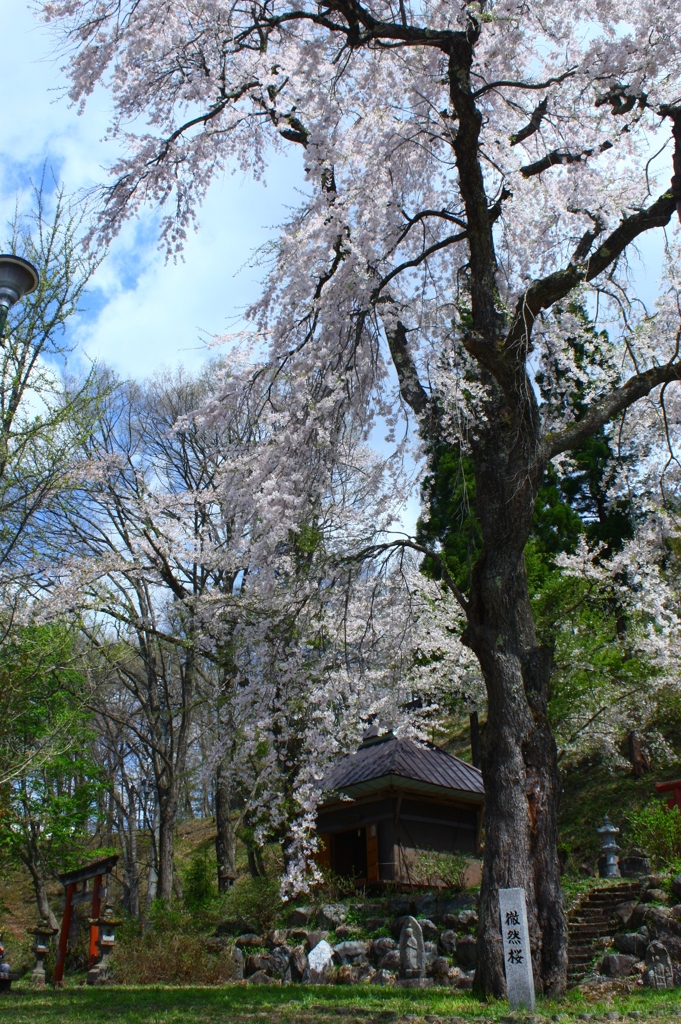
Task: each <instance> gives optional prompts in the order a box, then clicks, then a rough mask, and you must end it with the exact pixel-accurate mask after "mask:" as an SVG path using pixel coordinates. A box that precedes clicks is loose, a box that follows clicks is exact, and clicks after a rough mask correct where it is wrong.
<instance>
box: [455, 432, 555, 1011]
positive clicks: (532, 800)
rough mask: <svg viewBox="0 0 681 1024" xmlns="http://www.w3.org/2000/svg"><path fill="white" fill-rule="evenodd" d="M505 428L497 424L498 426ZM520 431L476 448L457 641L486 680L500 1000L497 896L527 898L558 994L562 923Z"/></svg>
mask: <svg viewBox="0 0 681 1024" xmlns="http://www.w3.org/2000/svg"><path fill="white" fill-rule="evenodd" d="M502 422H503V420H502ZM524 435H526V432H525V430H523V427H522V425H521V424H517V423H516V424H513V423H505V424H504V425H503V427H502V429H501V430H499V431H498V432H495V434H494V435H493V436H491V437H489V438H488V440H487V443H486V444H483V445H481V446H480V447H478V449H477V450H476V451H475V452H474V464H475V472H476V488H477V498H476V506H477V511H478V515H479V518H480V523H481V527H482V534H483V550H482V553H481V555H480V557H479V559H478V561H477V564H476V565H475V567H474V570H473V574H472V581H471V589H470V595H469V598H468V610H467V619H468V623H467V628H466V630H465V632H464V634H463V637H462V639H463V642H464V643H466V644H467V645H468V646H469V647H470V648H471V650H473V651H474V653H475V654H476V656H477V658H478V660H479V662H480V666H481V668H482V672H483V675H484V678H485V684H486V688H487V697H488V712H487V723H486V725H485V729H484V731H483V736H482V749H481V760H482V772H483V778H484V780H485V794H486V795H485V855H484V867H483V883H482V892H481V902H480V936H479V937H480V944H481V949H482V950H484V955H483V956H481V957H480V958H479V963H478V969H477V973H476V985H477V987H478V988H479V989H481V990H482V991H484V992H488V993H489V992H491V993H494V994H495V995H499V996H501V995H503V994H504V992H505V971H504V961H503V950H502V947H501V936H500V926H499V902H498V890H499V889H500V888H510V887H515V886H518V887H521V888H523V889H524V890H525V893H526V899H527V908H528V922H529V925H530V943H531V948H532V959H533V969H534V976H535V979H536V980H537V984H538V987H539V988H540V989H541V990H543V991H544V992H546V993H558V992H561V991H562V990H563V989H564V987H565V976H566V972H567V949H566V921H565V915H564V912H563V908H562V899H561V892H560V866H559V861H558V856H557V816H558V802H559V795H560V779H559V774H558V765H557V760H556V747H555V743H554V740H553V736H552V734H551V730H550V728H549V724H548V718H547V709H548V701H549V683H550V675H551V656H550V652H549V651H547V650H546V649H543V648H541V647H540V646H539V645H538V643H537V638H536V634H535V628H534V621H533V618H532V611H531V607H530V598H529V592H528V586H527V576H526V573H525V561H524V549H525V544H526V542H527V538H528V537H529V533H530V529H531V526H532V513H533V508H534V502H535V498H536V494H537V488H538V485H539V482H540V480H541V475H542V471H543V465H542V462H541V460H538V459H537V457H536V447H535V446H534V444H533V440H534V439H533V438H532V437H531V432H530V437H529V438H528V437H527V436H524Z"/></svg>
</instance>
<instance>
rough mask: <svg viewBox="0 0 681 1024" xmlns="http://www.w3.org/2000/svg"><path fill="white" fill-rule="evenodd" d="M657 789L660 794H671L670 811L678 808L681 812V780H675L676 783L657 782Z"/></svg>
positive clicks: (668, 803) (669, 799) (668, 804)
mask: <svg viewBox="0 0 681 1024" xmlns="http://www.w3.org/2000/svg"><path fill="white" fill-rule="evenodd" d="M655 789H656V790H657V792H658V793H670V794H671V796H670V797H669V798H668V800H667V806H668V807H669V808H670V809H671V808H672V807H678V808H679V810H680V811H681V779H675V781H674V782H656V783H655Z"/></svg>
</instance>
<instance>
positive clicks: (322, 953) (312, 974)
mask: <svg viewBox="0 0 681 1024" xmlns="http://www.w3.org/2000/svg"><path fill="white" fill-rule="evenodd" d="M307 963H308V967H309V982H310V984H311V985H328V984H330V983H331V981H332V980H333V975H334V963H333V949H332V948H331V946H330V945H329V943H328V942H327V941H326V939H322V941H321V942H319V943H317V945H316V946H315V947H314V949H311V950H310V952H309V954H308V957H307Z"/></svg>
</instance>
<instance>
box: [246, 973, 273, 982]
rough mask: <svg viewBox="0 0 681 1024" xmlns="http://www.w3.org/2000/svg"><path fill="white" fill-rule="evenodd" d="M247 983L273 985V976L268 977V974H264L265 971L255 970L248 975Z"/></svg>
mask: <svg viewBox="0 0 681 1024" xmlns="http://www.w3.org/2000/svg"><path fill="white" fill-rule="evenodd" d="M248 984H249V985H273V984H274V978H270V976H269V974H266V973H265V971H256V972H255V974H252V975H251V976H250V978H249V979H248Z"/></svg>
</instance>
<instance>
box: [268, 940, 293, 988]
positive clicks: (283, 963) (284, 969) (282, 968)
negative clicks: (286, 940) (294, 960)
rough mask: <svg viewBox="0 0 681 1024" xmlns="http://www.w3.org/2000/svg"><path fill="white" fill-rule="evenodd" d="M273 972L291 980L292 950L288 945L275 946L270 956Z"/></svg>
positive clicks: (284, 979)
mask: <svg viewBox="0 0 681 1024" xmlns="http://www.w3.org/2000/svg"><path fill="white" fill-rule="evenodd" d="M269 960H270V965H271V966H270V970H271V973H272V974H273V975H274V976H275V977H277V978H281V979H282V980H283V981H290V980H291V950H290V949H289V948H288V947H287V946H275V948H274V949H273V950H272V952H271V953H270V956H269Z"/></svg>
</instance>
